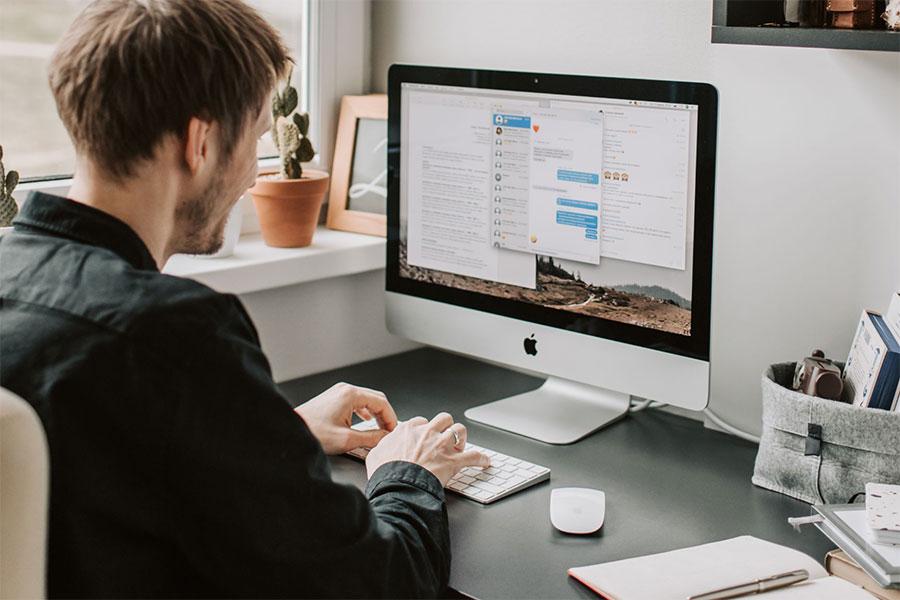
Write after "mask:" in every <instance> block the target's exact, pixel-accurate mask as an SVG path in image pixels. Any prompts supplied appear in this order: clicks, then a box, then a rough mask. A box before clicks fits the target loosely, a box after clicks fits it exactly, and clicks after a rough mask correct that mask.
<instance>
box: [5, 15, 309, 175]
mask: <svg viewBox="0 0 900 600" xmlns="http://www.w3.org/2000/svg"><path fill="white" fill-rule="evenodd" d="M248 2H249V4H251V5H253V6H254V7H256V8H257V9H258V10H259V11H260V12H261V13H262V14H263V15H264V16H265V18H266V19H268V20H269V22H270V23H272V24H273V25H275V26H276V27H277V28H278V29H279V30H280V31H281V32H282V35H283V36H284V39H285V42H286V43H287V45H288V46H289V47H290V48H291V51H292V53H293V56H294V59H295V61H296V66H295V68H294V79H293V81H294V86H295V87H297V89H298V91H299V92H300V94H301V98H300V110H309V108H308V107H309V105H310V88H309V84H310V76H309V73H310V69H309V65H310V56H309V54H310V52H309V41H308V40H309V35H308V32H309V15H310V7H309V5H310V0H292V1H288V0H248ZM85 3H86V2H85V0H29V1H28V2H22V1H21V0H0V144H2V146H3V162H4V165H5V166H6V168H7V169H8V170H9V169H15V170H17V171H19V174H20V175H21V177H22V178H23V180H24V181H29V180H47V179H55V178H65V177H69V176H71V173H72V171H73V167H74V164H75V152H74V150H73V148H72V144H71V142H70V141H69V137H68V135H67V134H66V131H65V128H64V127H63V126H62V123H61V122H60V120H59V117H58V115H57V114H56V106H55V104H54V102H53V97H52V95H51V94H50V90H49V87H48V84H47V66H48V64H49V61H50V56H51V55H52V53H53V49H54V47H55V45H56V42H57V40H58V39H59V38H60V36H61V35H62V33H63V32H64V31H65V29H66V27H68V25H69V23H70V22H71V21H72V19H74V17H75V16H76V15H77V14H78V11H79V10H80V9H81V7H82V6H84V4H85ZM259 152H260V154H259V155H260V157H265V156H274V155H275V154H276V152H275V148H274V144H273V143H272V141H271V139H270V138H269V136H268V135H267V136H265V137H264V138H263V140H262V141H261V142H260V145H259Z"/></svg>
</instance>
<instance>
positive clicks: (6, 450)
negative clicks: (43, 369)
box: [0, 388, 50, 598]
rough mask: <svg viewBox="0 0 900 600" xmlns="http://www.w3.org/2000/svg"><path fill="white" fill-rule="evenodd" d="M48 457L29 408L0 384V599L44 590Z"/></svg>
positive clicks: (37, 422) (44, 440) (39, 595)
mask: <svg viewBox="0 0 900 600" xmlns="http://www.w3.org/2000/svg"><path fill="white" fill-rule="evenodd" d="M49 456H50V453H49V450H48V448H47V438H46V436H45V435H44V428H43V427H42V426H41V421H40V419H38V416H37V414H36V413H35V412H34V409H32V408H31V406H30V405H29V404H28V403H27V402H25V401H24V400H22V399H21V398H19V397H18V396H16V395H15V394H13V393H12V392H10V391H8V390H5V389H3V388H0V598H42V597H44V596H45V594H46V587H45V577H46V557H47V550H46V547H47V511H48V507H49V504H48V488H49V481H50V466H49Z"/></svg>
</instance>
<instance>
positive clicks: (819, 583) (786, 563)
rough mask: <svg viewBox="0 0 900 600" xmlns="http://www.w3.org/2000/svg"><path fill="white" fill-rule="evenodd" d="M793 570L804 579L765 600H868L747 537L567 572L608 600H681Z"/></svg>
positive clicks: (804, 559)
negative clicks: (805, 576)
mask: <svg viewBox="0 0 900 600" xmlns="http://www.w3.org/2000/svg"><path fill="white" fill-rule="evenodd" d="M798 569H805V570H806V571H807V572H808V573H809V580H807V581H805V582H802V583H798V584H794V585H792V586H789V587H785V588H781V589H777V590H773V591H770V592H766V593H765V596H764V597H765V598H766V600H801V599H809V600H832V599H833V600H855V599H857V598H858V599H860V600H872V596H871V595H869V594H868V592H866V591H865V590H863V589H862V588H861V587H859V586H857V585H855V584H853V583H851V582H849V581H846V580H844V579H841V578H839V577H829V576H828V572H827V571H825V569H824V568H822V566H821V565H820V564H819V563H818V562H817V561H815V560H813V559H812V558H810V557H809V556H807V555H806V554H803V553H802V552H799V551H797V550H794V549H792V548H787V547H785V546H781V545H778V544H773V543H772V542H767V541H765V540H761V539H759V538H755V537H753V536H749V535H745V536H741V537H736V538H732V539H728V540H723V541H720V542H713V543H710V544H702V545H700V546H693V547H690V548H682V549H680V550H672V551H670V552H662V553H659V554H651V555H649V556H640V557H637V558H628V559H625V560H617V561H613V562H608V563H602V564H598V565H589V566H585V567H574V568H571V569H569V571H568V574H569V576H570V577H572V578H574V579H576V580H577V581H579V582H581V583H582V584H584V585H585V586H587V587H588V588H590V589H591V590H593V591H594V592H595V593H596V594H599V595H600V596H602V597H604V598H608V599H609V600H669V599H671V600H676V599H677V600H685V598H688V597H690V596H695V595H699V594H704V593H706V592H711V591H714V590H719V589H722V588H725V587H729V586H733V585H740V584H744V583H748V582H753V581H754V580H756V579H763V578H766V577H771V576H773V575H776V574H779V573H785V572H787V571H793V570H798Z"/></svg>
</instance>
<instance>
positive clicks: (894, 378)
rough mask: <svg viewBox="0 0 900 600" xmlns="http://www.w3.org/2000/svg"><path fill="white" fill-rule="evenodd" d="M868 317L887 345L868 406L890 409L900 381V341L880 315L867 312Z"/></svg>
mask: <svg viewBox="0 0 900 600" xmlns="http://www.w3.org/2000/svg"><path fill="white" fill-rule="evenodd" d="M869 319H870V320H871V321H872V325H873V326H874V327H875V331H877V332H878V335H880V336H881V340H882V341H883V342H884V345H885V346H886V347H887V354H885V356H884V361H883V362H882V363H881V370H880V371H879V372H878V378H877V379H876V380H875V386H874V387H873V388H872V394H871V396H870V397H869V403H868V407H869V408H880V409H883V410H892V409H893V408H894V399H895V398H896V397H897V385H898V383H900V342H898V341H897V338H896V337H894V334H893V333H891V330H890V328H889V327H888V326H887V323H885V321H884V318H882V316H881V315H876V314H873V313H869Z"/></svg>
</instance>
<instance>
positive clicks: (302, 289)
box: [241, 270, 418, 383]
mask: <svg viewBox="0 0 900 600" xmlns="http://www.w3.org/2000/svg"><path fill="white" fill-rule="evenodd" d="M241 301H242V302H243V303H244V306H245V307H246V308H247V312H248V313H250V317H251V318H252V319H253V323H254V324H255V325H256V329H257V330H258V331H259V337H260V341H261V342H262V348H263V351H264V352H265V354H266V356H267V357H268V358H269V362H270V364H271V365H272V375H273V376H274V378H275V380H276V381H286V380H288V379H294V378H295V377H303V376H304V375H310V374H312V373H318V372H320V371H327V370H330V369H336V368H338V367H343V366H346V365H352V364H354V363H358V362H362V361H365V360H370V359H373V358H379V357H381V356H387V355H389V354H395V353H397V352H404V351H406V350H410V349H412V348H416V347H418V345H417V344H413V343H412V342H409V341H407V340H405V339H403V338H399V337H397V336H394V335H391V334H390V333H388V331H387V329H385V326H384V271H383V270H378V271H369V272H366V273H359V274H357V275H349V276H345V277H333V278H330V279H320V280H317V281H311V282H308V283H304V284H300V285H293V286H289V287H282V288H276V289H271V290H264V291H261V292H255V293H252V294H243V295H241ZM335 383H337V382H335ZM349 383H354V382H349Z"/></svg>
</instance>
